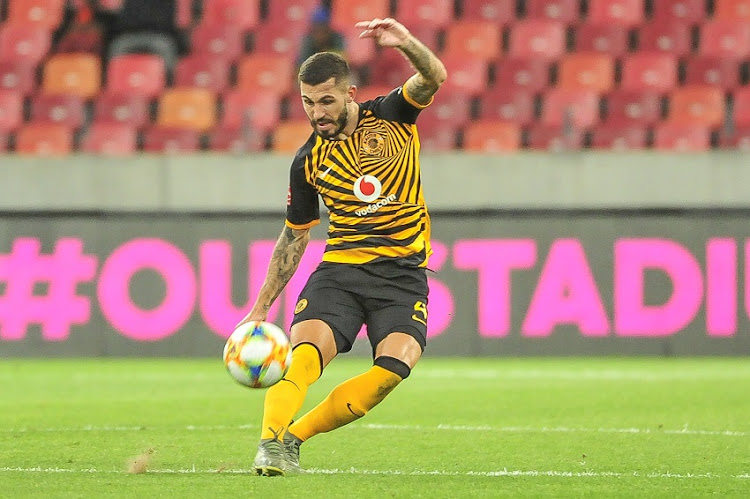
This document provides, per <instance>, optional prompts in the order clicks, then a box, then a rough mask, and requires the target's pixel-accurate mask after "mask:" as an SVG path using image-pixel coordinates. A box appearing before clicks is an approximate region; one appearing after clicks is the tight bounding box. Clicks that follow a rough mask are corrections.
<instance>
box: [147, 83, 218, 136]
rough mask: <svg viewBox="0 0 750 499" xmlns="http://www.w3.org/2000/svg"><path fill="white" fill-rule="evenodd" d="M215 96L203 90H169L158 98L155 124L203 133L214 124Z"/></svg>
mask: <svg viewBox="0 0 750 499" xmlns="http://www.w3.org/2000/svg"><path fill="white" fill-rule="evenodd" d="M216 114H217V113H216V94H214V93H213V92H211V91H210V90H206V89H205V88H169V89H167V90H165V91H164V93H163V94H162V95H161V96H160V97H159V112H158V115H157V120H156V121H157V124H158V125H159V126H160V127H161V128H188V129H190V130H197V131H199V132H205V131H206V130H208V129H210V128H211V127H213V126H214V125H215V124H216Z"/></svg>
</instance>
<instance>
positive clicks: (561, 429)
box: [0, 423, 750, 437]
mask: <svg viewBox="0 0 750 499" xmlns="http://www.w3.org/2000/svg"><path fill="white" fill-rule="evenodd" d="M257 428H258V425H253V424H246V425H237V426H231V425H187V426H183V427H157V426H152V427H149V426H93V425H86V426H80V427H59V428H4V429H0V433H70V432H89V431H90V432H103V433H106V432H131V431H132V432H138V431H154V430H156V431H232V430H252V429H257ZM348 429H349V430H350V431H351V430H354V429H365V430H393V431H467V432H472V431H495V432H499V433H624V434H635V435H639V434H647V435H662V434H663V435H693V436H721V437H747V436H748V435H750V433H748V432H745V431H734V430H700V429H691V428H689V427H688V426H687V425H685V426H684V427H683V428H681V429H652V428H581V427H567V426H540V427H532V426H489V425H453V424H438V425H435V426H430V425H399V424H379V423H370V424H354V425H352V426H350V427H348Z"/></svg>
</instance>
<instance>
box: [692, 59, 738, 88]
mask: <svg viewBox="0 0 750 499" xmlns="http://www.w3.org/2000/svg"><path fill="white" fill-rule="evenodd" d="M685 84H686V85H715V86H717V87H719V88H723V89H725V90H730V89H734V88H736V87H737V86H738V85H739V84H740V67H739V63H738V62H737V60H736V59H729V58H722V57H712V56H707V55H694V56H692V57H688V58H687V59H686V61H685Z"/></svg>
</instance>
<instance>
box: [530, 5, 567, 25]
mask: <svg viewBox="0 0 750 499" xmlns="http://www.w3.org/2000/svg"><path fill="white" fill-rule="evenodd" d="M580 14H581V2H580V1H579V0H527V1H526V16H527V17H530V18H532V19H549V20H550V21H560V22H563V23H565V24H572V23H575V22H577V21H578V19H579V18H580Z"/></svg>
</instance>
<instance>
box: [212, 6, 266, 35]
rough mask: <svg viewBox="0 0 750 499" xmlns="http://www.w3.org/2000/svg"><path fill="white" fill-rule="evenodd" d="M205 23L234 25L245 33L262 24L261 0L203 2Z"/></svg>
mask: <svg viewBox="0 0 750 499" xmlns="http://www.w3.org/2000/svg"><path fill="white" fill-rule="evenodd" d="M203 22H205V23H208V24H232V25H234V26H237V27H238V28H240V29H241V30H243V31H246V30H250V29H253V28H255V27H256V26H257V25H258V24H259V22H260V1H259V0H211V1H209V2H203Z"/></svg>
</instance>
